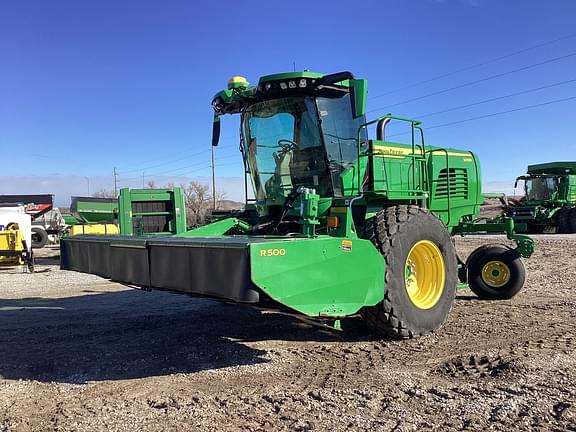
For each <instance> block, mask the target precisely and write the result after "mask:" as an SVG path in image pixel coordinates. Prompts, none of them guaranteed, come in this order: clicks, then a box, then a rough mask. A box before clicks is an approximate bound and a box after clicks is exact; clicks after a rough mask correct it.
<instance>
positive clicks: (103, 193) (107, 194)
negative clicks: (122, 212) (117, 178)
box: [92, 189, 116, 198]
mask: <svg viewBox="0 0 576 432" xmlns="http://www.w3.org/2000/svg"><path fill="white" fill-rule="evenodd" d="M92 196H93V197H95V198H116V194H115V193H114V191H113V190H108V189H100V190H99V191H98V192H94V193H93V194H92Z"/></svg>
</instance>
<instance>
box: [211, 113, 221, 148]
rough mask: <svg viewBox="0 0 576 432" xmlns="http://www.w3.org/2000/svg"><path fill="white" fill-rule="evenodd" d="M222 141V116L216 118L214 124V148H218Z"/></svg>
mask: <svg viewBox="0 0 576 432" xmlns="http://www.w3.org/2000/svg"><path fill="white" fill-rule="evenodd" d="M219 141H220V116H219V115H215V116H214V122H213V123H212V146H213V147H216V146H217V145H218V142H219Z"/></svg>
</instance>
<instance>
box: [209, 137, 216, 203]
mask: <svg viewBox="0 0 576 432" xmlns="http://www.w3.org/2000/svg"><path fill="white" fill-rule="evenodd" d="M210 148H211V150H212V207H213V208H214V210H216V168H215V167H214V146H210Z"/></svg>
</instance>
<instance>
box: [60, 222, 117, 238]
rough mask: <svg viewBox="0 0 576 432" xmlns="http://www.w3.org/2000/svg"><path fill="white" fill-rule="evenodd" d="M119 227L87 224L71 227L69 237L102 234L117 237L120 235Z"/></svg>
mask: <svg viewBox="0 0 576 432" xmlns="http://www.w3.org/2000/svg"><path fill="white" fill-rule="evenodd" d="M119 232H120V231H119V230H118V225H114V224H87V225H73V226H71V227H70V231H69V235H71V236H74V235H79V234H101V235H106V234H107V235H116V234H119Z"/></svg>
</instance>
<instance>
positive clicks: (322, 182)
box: [242, 94, 366, 202]
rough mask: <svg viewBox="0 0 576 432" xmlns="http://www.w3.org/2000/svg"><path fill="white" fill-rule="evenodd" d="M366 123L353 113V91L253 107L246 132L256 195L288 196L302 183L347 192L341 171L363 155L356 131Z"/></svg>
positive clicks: (245, 124) (335, 193)
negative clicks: (344, 188) (343, 186)
mask: <svg viewBox="0 0 576 432" xmlns="http://www.w3.org/2000/svg"><path fill="white" fill-rule="evenodd" d="M363 122H364V119H363V117H360V118H356V119H355V118H354V117H353V115H352V108H351V103H350V95H349V94H345V95H343V96H340V97H337V98H329V97H310V96H299V97H283V98H279V99H270V100H265V101H262V102H258V103H256V104H253V105H251V106H249V107H248V108H247V109H246V111H245V112H244V113H243V115H242V134H243V142H244V146H245V157H246V159H247V162H248V164H249V165H250V168H251V169H250V171H251V172H252V181H253V184H254V190H255V194H256V200H257V201H260V202H262V201H270V200H271V201H274V200H283V198H285V197H286V196H288V194H289V193H290V192H291V191H292V190H294V189H295V188H298V187H307V188H312V189H315V190H316V192H317V193H318V194H319V195H320V196H324V197H329V196H342V187H341V182H340V175H341V174H342V172H343V171H344V170H346V169H347V168H349V167H351V166H353V165H354V164H355V163H356V161H357V159H358V146H357V144H356V143H357V138H356V134H357V133H358V128H359V127H360V126H361V125H362V124H363ZM362 131H363V132H364V135H365V132H366V131H365V129H362ZM364 141H365V140H364Z"/></svg>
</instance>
